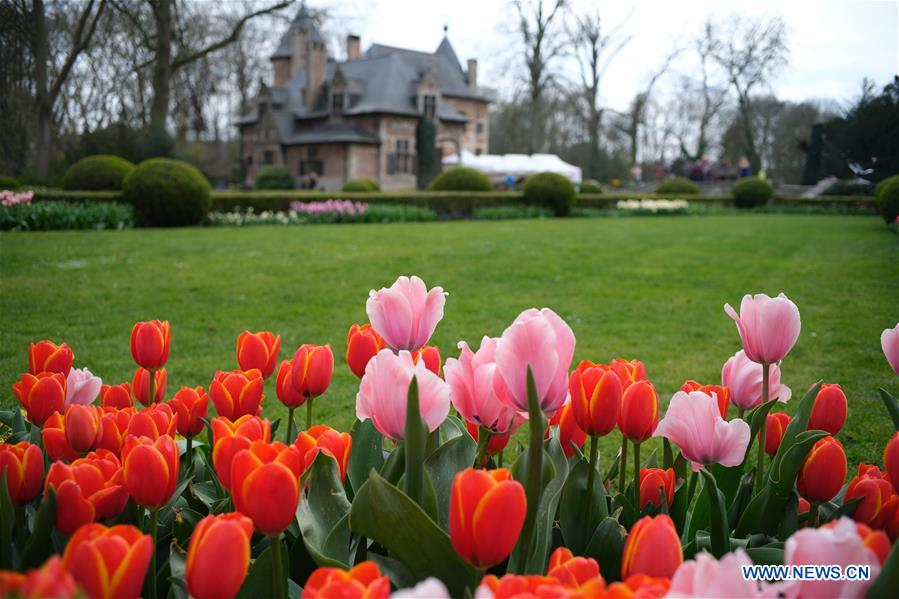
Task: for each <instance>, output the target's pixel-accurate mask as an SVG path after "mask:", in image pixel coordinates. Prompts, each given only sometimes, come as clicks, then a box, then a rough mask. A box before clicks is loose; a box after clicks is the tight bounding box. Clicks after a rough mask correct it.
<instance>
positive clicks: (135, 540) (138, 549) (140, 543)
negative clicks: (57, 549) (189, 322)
mask: <svg viewBox="0 0 899 599" xmlns="http://www.w3.org/2000/svg"><path fill="white" fill-rule="evenodd" d="M153 550H154V548H153V539H152V538H151V537H150V535H145V534H142V533H141V531H140V530H139V529H138V528H136V527H134V526H131V525H127V524H120V525H118V526H112V527H109V528H107V527H106V526H103V525H102V524H88V525H86V526H82V527H81V528H79V529H78V530H77V531H76V532H75V534H74V535H72V537H71V538H70V539H69V543H68V545H66V550H65V553H64V554H63V556H62V562H63V565H64V566H65V568H66V570H68V571H69V572H70V573H71V574H72V577H73V578H74V579H75V582H77V583H78V586H80V587H81V588H82V589H84V591H85V593H87V595H88V596H89V597H91V599H96V598H98V597H104V598H105V597H115V598H116V599H137V598H138V597H140V595H141V588H142V587H143V585H144V578H145V577H146V575H147V569H148V568H149V566H150V557H151V556H152V554H153Z"/></svg>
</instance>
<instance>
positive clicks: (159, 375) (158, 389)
mask: <svg viewBox="0 0 899 599" xmlns="http://www.w3.org/2000/svg"><path fill="white" fill-rule="evenodd" d="M167 379H168V374H166V371H165V368H160V369H159V370H157V371H156V372H155V373H154V374H153V380H154V382H155V385H156V386H155V388H154V389H153V398H152V399H151V398H150V372H149V371H148V370H145V369H144V368H138V369H137V370H136V371H135V372H134V378H133V379H132V380H131V391H132V392H133V393H134V398H135V399H136V400H137V401H139V402H140V403H141V404H143V405H145V406H149V405H150V404H154V403H162V400H163V398H164V397H165V383H166V380H167Z"/></svg>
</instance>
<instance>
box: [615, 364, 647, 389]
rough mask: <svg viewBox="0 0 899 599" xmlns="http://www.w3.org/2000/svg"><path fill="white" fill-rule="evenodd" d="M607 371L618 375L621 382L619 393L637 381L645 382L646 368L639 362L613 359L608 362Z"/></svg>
mask: <svg viewBox="0 0 899 599" xmlns="http://www.w3.org/2000/svg"><path fill="white" fill-rule="evenodd" d="M609 369H610V370H611V371H612V372H614V373H615V374H617V375H618V379H619V380H620V381H621V391H622V392H624V391H626V390H627V388H628V387H630V386H631V385H633V384H634V383H636V382H637V381H645V380H646V367H645V366H643V362H641V361H640V360H625V359H624V358H615V359H614V360H612V361H611V362H609Z"/></svg>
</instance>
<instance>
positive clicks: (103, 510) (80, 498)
mask: <svg viewBox="0 0 899 599" xmlns="http://www.w3.org/2000/svg"><path fill="white" fill-rule="evenodd" d="M51 487H52V488H53V490H54V491H55V492H56V528H58V529H59V530H60V531H62V532H64V533H66V534H72V533H73V532H75V531H76V530H78V529H79V528H80V527H82V526H84V525H85V524H89V523H91V522H96V521H97V520H108V519H110V518H115V517H116V516H118V515H119V514H120V513H122V510H123V509H125V505H126V504H127V503H128V490H127V489H126V488H125V486H124V480H123V472H122V466H121V463H120V462H119V459H118V458H117V457H116V456H115V454H113V453H112V452H111V451H108V450H106V449H99V450H97V451H94V452H91V453H90V454H88V455H87V457H84V458H79V459H77V460H75V461H74V462H72V463H71V464H65V463H63V462H53V464H51V465H50V471H49V472H48V473H47V481H46V483H45V485H44V495H45V496H46V495H47V494H49V492H50V488H51Z"/></svg>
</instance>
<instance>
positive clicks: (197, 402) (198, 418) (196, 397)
mask: <svg viewBox="0 0 899 599" xmlns="http://www.w3.org/2000/svg"><path fill="white" fill-rule="evenodd" d="M168 405H169V406H170V407H171V408H172V412H173V413H174V415H175V418H176V420H177V427H178V434H179V435H182V436H185V437H187V436H193V435H196V434H197V433H199V432H200V431H202V430H203V426H205V425H204V423H203V420H202V418H206V416H207V414H208V413H209V397H208V396H207V395H206V392H205V391H204V390H203V387H197V388H196V389H191V388H190V387H181V388H180V389H178V391H177V392H175V395H174V397H172V399H170V400H169V402H168Z"/></svg>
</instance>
